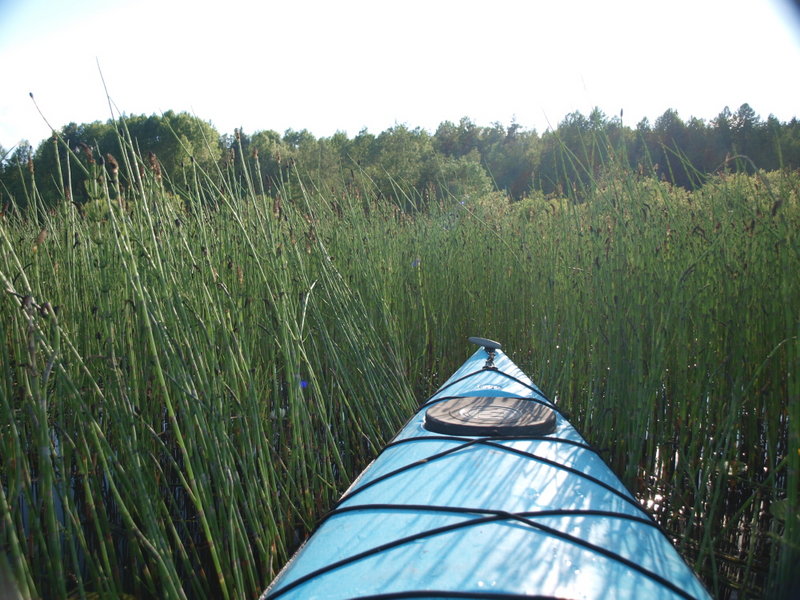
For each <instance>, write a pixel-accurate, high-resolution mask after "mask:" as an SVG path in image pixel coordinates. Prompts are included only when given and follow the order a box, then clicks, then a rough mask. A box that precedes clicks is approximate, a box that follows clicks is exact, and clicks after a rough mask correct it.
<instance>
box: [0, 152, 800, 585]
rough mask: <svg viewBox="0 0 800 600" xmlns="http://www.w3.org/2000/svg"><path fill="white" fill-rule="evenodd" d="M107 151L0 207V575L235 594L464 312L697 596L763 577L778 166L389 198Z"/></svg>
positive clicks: (798, 267)
mask: <svg viewBox="0 0 800 600" xmlns="http://www.w3.org/2000/svg"><path fill="white" fill-rule="evenodd" d="M120 163H121V166H120V167H119V168H120V169H121V170H122V172H121V173H118V172H116V171H115V170H107V171H105V174H104V175H103V176H102V177H97V174H96V173H95V174H93V176H92V178H91V179H90V181H91V182H93V183H92V185H95V186H96V188H97V189H95V198H96V199H95V200H93V201H92V202H91V203H90V204H89V205H87V206H84V207H81V208H78V207H76V206H75V205H73V204H71V203H67V202H64V203H63V204H62V205H60V206H58V207H57V208H56V209H55V210H50V211H46V210H39V211H38V214H36V215H29V216H28V217H27V218H21V217H19V216H10V217H9V216H6V217H5V218H4V219H3V220H2V221H0V244H2V252H0V278H1V279H2V284H3V288H4V291H3V296H2V298H0V303H1V304H0V306H2V308H1V309H0V316H1V318H0V335H1V336H2V337H1V339H0V352H2V357H0V365H2V366H1V368H2V378H0V481H2V486H0V544H2V549H3V553H2V555H3V556H5V558H0V560H2V561H3V562H2V563H0V573H2V575H0V577H1V576H5V577H6V578H8V579H9V580H10V581H12V582H13V584H12V585H13V587H15V588H16V589H17V590H18V592H19V594H20V595H21V596H22V597H24V598H39V597H44V598H89V597H96V596H94V593H97V594H99V595H100V597H108V598H112V597H123V595H126V594H127V595H131V596H134V597H139V598H148V597H153V598H155V597H159V598H207V597H208V598H211V597H213V598H219V597H222V598H248V597H253V596H254V595H256V594H257V593H258V592H259V591H260V590H261V589H262V588H263V587H264V586H265V585H266V584H267V583H268V582H269V581H270V579H271V578H272V577H273V575H274V574H275V573H276V572H277V569H279V568H280V566H281V565H282V563H283V562H284V561H285V560H286V559H287V557H288V555H289V553H290V552H291V551H292V550H293V549H294V548H295V547H296V546H297V544H298V543H299V542H300V540H301V539H302V537H303V536H304V535H305V534H306V532H307V531H308V530H309V529H310V528H311V527H313V523H314V522H315V520H316V519H317V518H318V517H319V516H320V515H322V514H323V513H324V511H325V510H326V509H327V507H329V506H330V505H331V504H332V502H333V501H334V500H335V499H336V498H337V497H338V495H339V494H340V493H341V492H342V490H343V489H344V487H346V486H347V484H348V483H349V481H351V480H352V478H353V477H355V475H357V473H358V472H359V471H360V469H361V468H362V467H363V466H364V465H365V464H366V462H367V461H368V460H369V459H370V458H371V457H372V456H374V454H375V453H376V452H377V451H378V449H379V448H380V447H381V446H382V444H383V443H384V442H385V441H386V440H387V439H388V438H389V437H391V435H392V434H393V433H394V432H395V431H396V430H397V429H398V427H399V426H400V425H401V424H402V422H403V421H404V419H405V418H407V417H408V416H410V414H411V412H412V410H413V407H414V406H415V405H416V403H417V402H418V401H421V400H423V399H424V397H425V396H426V395H427V394H428V393H430V392H431V391H432V390H433V389H435V387H436V386H437V385H438V384H439V383H441V382H442V381H443V379H444V378H445V377H446V376H448V375H449V374H450V373H451V372H452V370H453V369H454V368H456V367H457V366H458V365H459V364H460V362H461V361H462V360H463V359H464V358H465V356H466V355H467V354H468V352H470V351H471V349H470V348H468V346H467V344H466V343H465V338H466V336H468V335H485V336H487V337H490V338H495V339H499V340H501V341H502V342H503V343H504V347H505V348H506V351H507V353H508V354H509V355H510V356H511V357H512V358H513V359H514V360H515V361H516V362H517V363H518V364H519V365H520V366H521V367H522V368H523V369H524V370H525V371H526V372H528V373H529V374H530V375H531V376H532V377H533V378H534V380H536V381H537V383H539V384H540V386H541V387H542V389H544V390H545V391H546V392H547V393H549V394H550V395H551V396H552V397H553V398H554V399H556V400H557V402H558V403H559V405H560V406H561V408H562V409H563V410H565V411H566V412H567V413H568V414H570V415H571V417H572V420H573V422H574V424H575V425H576V426H577V427H578V428H579V429H580V430H581V431H582V432H583V433H584V435H585V436H586V437H587V438H588V439H589V441H590V442H591V443H593V444H594V445H595V446H596V447H598V448H599V449H601V451H602V452H603V454H604V456H605V457H606V459H607V460H608V462H609V463H610V464H611V465H612V467H613V468H614V469H615V471H616V472H617V473H618V474H620V476H621V477H622V478H623V479H624V481H625V483H626V484H627V485H629V487H630V488H631V489H632V490H633V491H634V492H635V493H636V494H637V496H638V497H639V498H640V499H641V500H642V502H643V503H644V504H646V505H647V506H648V507H649V508H650V510H651V511H652V512H653V514H654V515H655V517H656V518H657V519H658V520H659V521H660V522H661V523H662V524H663V526H664V527H665V528H666V529H667V530H668V531H669V532H670V533H671V534H672V535H673V537H674V539H675V540H676V543H677V545H678V547H679V548H680V549H681V551H682V552H683V554H684V555H685V556H686V557H687V559H688V560H689V561H690V562H691V563H692V564H694V565H696V567H697V569H698V571H699V572H700V574H701V575H702V576H703V578H704V579H705V581H706V582H707V583H708V585H709V587H710V589H711V590H712V591H713V592H714V593H715V594H716V595H717V596H718V597H727V596H729V595H730V594H731V593H732V592H733V591H734V590H735V591H736V592H737V593H738V594H739V595H738V597H739V598H743V597H758V596H762V595H771V596H781V595H787V594H788V593H789V589H790V587H789V586H790V585H791V584H792V582H793V579H792V578H793V576H795V573H794V571H795V570H796V564H797V563H798V560H800V533H799V532H798V527H799V525H798V514H799V513H800V499H798V490H800V363H799V361H800V358H799V357H800V342H799V341H798V334H800V279H798V277H797V273H798V272H800V239H798V238H799V237H800V202H799V201H798V192H799V190H800V179H799V178H798V176H797V174H792V173H771V174H758V175H756V176H741V175H720V176H718V177H716V178H714V179H712V180H710V181H709V182H708V183H707V184H706V185H705V186H704V187H703V188H702V189H700V190H699V191H697V192H694V193H692V194H689V193H687V192H685V191H683V190H680V189H675V188H671V187H669V186H668V185H667V184H664V183H662V182H659V181H657V180H655V179H652V178H648V177H642V176H640V175H637V174H635V173H632V172H629V171H627V170H624V169H616V168H615V167H614V165H613V164H612V165H609V168H608V174H607V175H606V176H605V177H603V178H602V179H601V180H598V181H596V182H595V183H596V185H595V186H594V188H593V189H592V191H591V192H588V193H587V195H585V196H584V197H582V198H581V199H580V200H579V201H577V200H575V199H573V200H566V199H546V198H543V197H536V198H531V199H527V200H524V201H522V202H519V203H514V204H509V203H508V202H507V200H506V199H505V198H504V197H502V196H501V195H496V196H490V197H486V198H480V199H467V198H452V199H451V200H449V201H443V202H436V203H435V204H431V205H429V206H427V207H426V209H425V210H424V211H414V212H408V211H401V210H399V209H398V208H396V207H395V206H394V205H393V204H392V203H390V202H387V201H383V200H378V199H377V198H374V197H370V196H368V195H364V194H360V193H359V192H358V190H353V191H352V192H351V193H350V194H348V195H347V196H344V197H343V196H334V195H332V194H328V193H326V192H325V190H317V189H291V187H290V186H288V185H287V187H286V188H285V189H283V190H282V191H281V193H280V195H278V196H276V197H267V196H265V195H264V194H263V190H262V189H261V187H260V184H259V182H258V181H256V180H252V179H251V180H250V181H245V182H244V185H234V184H233V181H232V178H231V177H228V176H227V175H226V174H225V173H211V174H205V173H199V172H198V173H196V177H195V178H194V180H193V181H188V182H186V183H185V185H184V187H183V188H182V189H183V191H182V192H180V193H178V194H175V193H167V192H166V191H165V187H164V186H163V185H162V182H161V179H160V174H159V173H158V172H155V171H153V170H151V169H149V168H148V165H147V164H145V163H144V162H142V161H140V160H139V159H138V158H137V157H136V156H135V155H134V154H133V153H132V152H131V153H130V155H129V156H127V157H123V158H122V159H120ZM63 169H64V172H71V171H72V170H73V169H75V166H74V165H70V164H65V165H63ZM75 178H76V179H77V178H78V175H77V174H76V175H75ZM120 178H122V179H123V180H125V181H127V182H129V183H128V184H126V185H125V186H122V185H120V184H119V179H120ZM31 194H32V199H33V202H34V204H35V202H36V191H35V179H33V178H32V184H31ZM794 581H795V582H796V580H794Z"/></svg>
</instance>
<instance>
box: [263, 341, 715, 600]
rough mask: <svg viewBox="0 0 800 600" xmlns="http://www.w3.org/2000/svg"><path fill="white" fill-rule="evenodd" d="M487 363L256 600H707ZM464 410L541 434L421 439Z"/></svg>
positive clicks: (568, 429)
mask: <svg viewBox="0 0 800 600" xmlns="http://www.w3.org/2000/svg"><path fill="white" fill-rule="evenodd" d="M490 352H491V354H489V353H487V351H486V350H485V349H481V350H478V351H477V352H476V353H475V354H473V356H472V357H471V358H470V359H468V360H467V361H466V362H465V363H464V365H463V366H462V367H461V368H460V369H459V370H458V371H456V373H454V374H453V376H452V377H450V379H448V381H447V382H446V383H445V384H444V385H443V386H442V387H441V388H440V389H439V390H438V391H437V392H436V394H434V395H433V396H432V397H431V398H430V399H429V400H428V401H427V402H426V403H425V404H424V405H423V406H422V408H421V409H420V410H419V411H418V412H417V413H416V415H415V416H414V417H413V418H412V419H411V420H410V421H409V422H408V423H407V425H406V426H405V427H404V428H403V429H402V430H401V432H400V433H399V434H398V435H397V437H396V438H395V439H394V440H393V441H392V442H391V443H390V444H389V445H388V446H387V447H386V448H385V449H384V451H383V452H382V453H381V454H380V455H379V456H378V457H377V458H376V459H375V461H373V463H372V464H371V465H370V466H369V467H368V468H367V469H366V470H365V471H364V472H363V473H362V474H361V476H360V477H359V478H358V479H357V480H356V481H355V482H354V483H353V484H352V486H351V487H350V488H349V489H348V491H347V492H346V493H345V494H344V495H343V496H342V498H341V499H340V501H339V503H338V504H337V506H336V507H335V508H334V510H333V511H331V513H330V514H329V515H328V516H327V517H326V518H325V520H324V521H323V522H322V524H321V525H320V526H319V527H318V529H317V531H316V532H315V533H314V535H313V536H312V537H311V538H310V539H309V540H308V542H306V544H304V545H303V547H302V548H301V549H300V550H299V551H298V552H297V553H296V554H295V556H294V557H293V559H292V560H291V561H290V562H289V564H288V565H287V566H286V567H285V568H284V569H283V571H282V572H281V573H280V574H279V576H278V577H277V578H276V580H275V581H274V582H273V583H272V584H271V585H270V587H269V588H268V589H267V590H266V592H265V593H264V595H263V596H262V597H263V598H265V599H273V598H287V599H288V598H292V599H298V598H303V599H310V598H326V599H345V598H445V597H457V598H523V597H547V598H609V597H614V598H634V597H636V598H709V597H710V596H709V595H708V593H707V592H706V590H705V589H704V588H703V586H702V584H701V583H700V581H699V580H698V579H697V577H696V576H695V575H694V573H693V572H692V570H691V569H690V568H689V566H688V565H687V564H686V562H685V561H684V560H683V559H682V558H681V557H680V555H679V554H678V553H677V551H676V550H675V548H674V547H673V545H672V543H671V542H670V540H669V539H668V538H667V537H666V536H665V535H664V533H663V532H662V531H661V530H660V529H659V527H658V526H657V524H656V523H655V522H654V521H653V520H652V519H651V518H650V516H649V515H648V514H647V513H645V512H644V511H643V509H642V508H641V506H640V504H639V503H638V502H637V501H636V499H635V498H634V497H633V496H632V495H631V494H630V492H629V491H628V490H627V489H625V487H624V486H623V485H622V483H621V482H620V481H619V479H618V478H617V477H616V476H615V475H614V474H613V472H612V471H611V470H610V469H609V467H608V466H607V465H606V464H605V462H604V461H603V460H602V458H601V457H600V456H599V455H597V453H596V452H595V451H594V450H593V449H592V448H590V447H589V446H588V445H587V444H586V442H585V441H584V440H583V438H582V437H581V436H580V435H579V434H578V432H577V431H576V430H575V428H574V427H572V425H571V424H570V423H569V422H568V421H567V420H566V419H565V418H564V417H563V416H562V415H561V414H559V413H558V411H557V410H556V408H555V406H554V405H553V404H552V403H551V402H550V401H549V400H548V399H547V398H546V397H545V396H544V394H542V392H541V391H540V390H539V389H538V388H537V387H536V386H535V385H534V384H533V382H531V380H530V379H529V378H528V377H527V376H526V375H525V374H524V373H522V371H521V370H520V369H519V368H518V367H517V366H516V365H515V364H514V363H513V362H511V360H510V359H508V357H506V356H505V355H504V354H503V353H502V352H501V351H499V349H494V348H490ZM487 365H489V366H488V367H487ZM474 397H478V398H481V397H493V398H508V399H525V400H526V401H528V402H531V403H532V404H537V405H540V406H542V407H544V408H545V409H546V411H545V412H548V411H552V415H553V421H554V422H553V426H552V427H551V428H550V431H551V432H550V433H546V434H541V435H535V434H526V435H524V436H522V437H521V436H519V435H505V434H504V431H503V430H502V428H498V429H497V432H496V433H495V434H493V435H448V434H442V433H439V432H437V431H431V430H430V429H429V428H428V427H426V412H427V411H428V409H431V408H432V407H435V406H436V405H440V404H443V403H447V402H451V401H453V400H454V399H455V400H459V399H463V398H474ZM545 416H547V415H545Z"/></svg>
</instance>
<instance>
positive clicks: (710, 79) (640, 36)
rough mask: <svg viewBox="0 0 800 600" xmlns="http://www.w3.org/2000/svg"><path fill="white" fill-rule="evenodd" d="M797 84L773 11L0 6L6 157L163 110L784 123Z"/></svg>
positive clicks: (416, 0)
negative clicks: (726, 118)
mask: <svg viewBox="0 0 800 600" xmlns="http://www.w3.org/2000/svg"><path fill="white" fill-rule="evenodd" d="M798 74H800V11H798V10H797V8H796V3H793V2H791V1H790V0H671V1H670V2H663V1H661V2H655V1H652V0H603V1H599V0H590V1H588V0H547V1H541V0H513V1H511V0H491V1H489V0H481V1H477V2H476V1H472V0H458V1H453V0H423V1H420V0H402V1H397V0H391V1H390V0H328V1H322V0H280V1H273V0H261V1H245V0H214V1H213V2H206V1H205V0H193V1H187V0H157V1H156V0H0V146H2V147H3V148H5V149H6V150H8V149H11V148H13V147H14V146H15V145H17V144H18V143H19V141H20V140H27V141H29V142H30V143H32V144H33V145H34V147H35V146H36V145H38V143H39V142H40V141H41V140H42V139H45V138H47V137H48V136H49V135H50V131H51V128H55V129H60V128H61V127H63V126H64V125H66V124H67V123H70V122H75V123H87V122H92V121H107V120H108V119H109V118H112V117H114V116H118V115H120V114H128V115H133V114H137V115H138V114H145V115H151V114H161V113H163V112H165V111H167V110H174V111H176V112H181V111H186V112H189V113H192V114H194V115H196V116H197V117H200V118H201V119H203V120H206V121H210V122H211V123H212V124H213V125H214V126H215V127H216V128H217V130H218V131H219V132H220V133H233V130H234V128H238V127H241V128H243V129H244V131H245V132H254V131H258V130H264V129H272V130H275V131H278V132H280V133H283V132H284V131H285V130H286V129H290V128H291V129H295V130H300V129H308V130H309V131H310V132H311V133H313V134H314V135H315V136H317V137H327V136H330V135H333V134H334V133H335V132H337V131H344V132H346V133H347V134H348V135H349V136H351V137H352V136H355V135H357V134H358V132H359V131H361V130H362V129H365V128H366V129H368V130H369V131H370V132H372V133H375V134H377V133H380V132H381V131H384V130H386V129H388V128H390V127H393V126H395V125H398V124H405V125H407V126H409V127H411V128H414V127H422V128H424V129H426V130H428V131H429V132H431V133H433V132H434V131H435V130H436V127H437V126H438V125H439V124H440V123H441V122H443V121H447V120H449V121H453V122H458V121H459V120H460V119H461V118H462V117H468V118H470V119H471V120H472V121H473V122H475V123H476V124H478V125H485V126H488V125H491V124H493V123H495V122H500V123H502V124H504V125H509V124H511V123H512V122H516V123H518V124H519V125H521V126H522V127H523V128H525V129H536V130H537V131H539V132H540V133H541V132H543V131H545V130H546V129H547V128H555V127H556V126H557V125H558V123H559V122H560V121H561V120H562V119H563V118H564V117H565V116H566V115H567V114H569V113H571V112H574V111H580V112H582V113H583V114H584V115H588V114H589V113H590V112H591V111H592V109H593V108H594V107H598V108H600V110H602V111H603V112H604V113H605V114H606V115H608V116H609V117H611V116H617V115H620V111H623V112H622V119H623V122H624V123H625V124H626V125H630V126H631V127H635V126H636V124H637V123H638V122H639V121H640V120H641V119H642V118H645V117H646V118H648V119H649V120H650V123H651V124H652V123H654V122H655V120H656V119H657V118H658V117H659V116H660V115H661V114H663V113H664V111H666V110H667V109H675V110H677V111H678V114H679V115H680V116H681V118H683V119H684V120H688V119H689V118H691V117H697V118H701V119H704V120H706V121H710V120H711V119H713V118H714V117H715V116H717V115H718V114H719V113H720V111H721V110H722V109H723V108H724V107H726V106H728V107H730V108H731V110H732V111H735V110H736V109H737V108H738V107H739V106H740V105H741V104H743V103H745V102H747V103H749V104H750V106H751V107H752V108H753V109H754V110H755V111H756V113H757V114H758V115H759V116H761V118H762V119H766V118H767V116H768V115H770V114H774V115H775V116H776V117H777V118H778V119H779V120H781V121H784V122H785V121H789V120H791V119H792V118H793V117H795V116H800V76H798ZM30 93H33V95H34V98H35V101H36V105H38V109H37V106H36V105H34V103H33V101H32V100H31V98H30V96H29V94H30ZM39 111H41V114H40V112H39ZM42 115H43V116H42Z"/></svg>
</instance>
